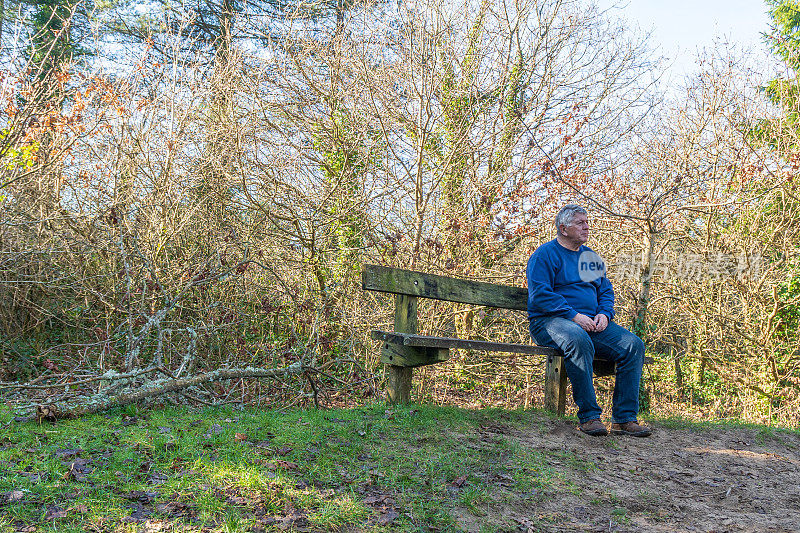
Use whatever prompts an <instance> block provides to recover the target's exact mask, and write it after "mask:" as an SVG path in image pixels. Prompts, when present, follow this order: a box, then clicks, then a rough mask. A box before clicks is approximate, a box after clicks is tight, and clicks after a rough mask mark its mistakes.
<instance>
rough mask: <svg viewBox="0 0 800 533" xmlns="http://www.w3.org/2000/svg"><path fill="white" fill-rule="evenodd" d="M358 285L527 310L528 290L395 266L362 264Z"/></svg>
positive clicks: (413, 294)
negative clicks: (362, 268)
mask: <svg viewBox="0 0 800 533" xmlns="http://www.w3.org/2000/svg"><path fill="white" fill-rule="evenodd" d="M361 286H362V288H363V289H364V290H365V291H379V292H389V293H392V294H405V295H407V296H418V297H420V298H431V299H433V300H446V301H448V302H459V303H465V304H473V305H484V306H487V307H500V308H503V309H515V310H517V311H526V310H527V309H528V289H523V288H521V287H510V286H508V285H496V284H494V283H485V282H482V281H469V280H464V279H456V278H448V277H445V276H437V275H435V274H425V273H423V272H414V271H413V270H402V269H399V268H389V267H382V266H377V265H364V270H363V272H362V273H361Z"/></svg>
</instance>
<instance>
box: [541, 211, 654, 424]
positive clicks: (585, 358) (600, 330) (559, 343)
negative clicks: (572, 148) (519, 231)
mask: <svg viewBox="0 0 800 533" xmlns="http://www.w3.org/2000/svg"><path fill="white" fill-rule="evenodd" d="M555 226H556V238H555V239H553V240H552V241H550V242H548V243H545V244H543V245H541V246H540V247H539V248H537V249H536V251H535V252H534V253H533V255H532V256H531V258H530V259H529V260H528V268H527V275H528V320H529V321H530V330H531V337H532V338H533V340H534V341H535V342H536V343H537V344H539V345H540V346H550V347H553V348H558V349H560V350H561V351H562V352H563V353H564V366H565V367H566V371H567V377H568V378H569V381H570V383H572V398H573V399H574V400H575V403H576V404H577V406H578V420H579V422H580V426H579V427H578V429H579V430H580V431H582V432H584V433H586V434H588V435H593V436H600V435H607V434H608V430H607V429H606V427H605V425H604V424H603V423H602V422H601V421H600V414H601V410H600V407H599V406H598V405H597V398H596V396H595V392H594V383H593V382H592V377H593V374H592V364H593V361H594V356H595V354H597V355H599V356H601V357H602V358H604V359H610V360H612V361H614V363H615V365H616V369H617V375H616V381H615V383H614V398H613V406H612V412H611V417H612V424H611V433H612V434H615V435H633V436H635V437H647V436H649V435H650V433H651V431H650V429H649V428H647V427H645V426H642V425H640V424H639V422H638V421H637V415H638V413H639V380H640V378H641V375H642V364H643V361H644V343H643V342H642V340H641V339H640V338H639V337H637V336H636V335H634V334H633V333H631V332H630V331H628V330H626V329H625V328H623V327H621V326H619V325H617V324H615V323H614V321H613V320H614V289H613V288H612V287H611V282H610V281H608V278H607V277H606V270H605V263H604V262H603V260H602V259H601V258H600V257H599V256H598V255H597V254H596V253H594V252H593V251H592V250H591V248H588V247H587V246H585V245H584V243H585V242H586V241H587V240H588V239H589V221H588V217H587V215H586V210H585V209H583V208H582V207H581V206H579V205H574V204H570V205H566V206H564V207H563V208H562V209H561V211H559V212H558V215H556V220H555Z"/></svg>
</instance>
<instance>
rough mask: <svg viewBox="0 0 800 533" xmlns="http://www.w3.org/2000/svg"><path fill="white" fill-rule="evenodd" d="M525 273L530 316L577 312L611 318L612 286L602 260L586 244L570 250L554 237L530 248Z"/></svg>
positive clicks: (612, 307) (612, 304)
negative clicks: (532, 248) (535, 247)
mask: <svg viewBox="0 0 800 533" xmlns="http://www.w3.org/2000/svg"><path fill="white" fill-rule="evenodd" d="M582 254H583V255H582ZM526 273H527V276H528V319H529V320H530V319H531V318H534V317H539V316H560V317H563V318H566V319H568V320H572V319H573V318H575V315H576V314H578V313H582V314H584V315H586V316H588V317H589V318H594V317H595V316H596V315H598V314H600V313H603V314H604V315H606V316H608V318H609V320H611V319H613V318H614V289H613V288H612V287H611V282H610V281H608V277H607V276H606V271H605V264H604V263H603V262H602V260H601V259H600V257H599V256H598V255H597V254H595V253H594V251H592V249H591V248H589V247H588V246H581V247H580V248H579V249H578V250H577V251H572V250H570V249H568V248H564V247H563V246H561V245H560V244H559V243H558V241H557V240H556V239H553V240H552V241H550V242H547V243H545V244H543V245H541V246H540V247H539V248H537V249H536V251H535V252H533V255H532V256H531V258H530V259H529V260H528V268H527V269H526Z"/></svg>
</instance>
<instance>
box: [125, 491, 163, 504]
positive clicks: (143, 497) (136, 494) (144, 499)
mask: <svg viewBox="0 0 800 533" xmlns="http://www.w3.org/2000/svg"><path fill="white" fill-rule="evenodd" d="M120 497H121V498H125V499H126V500H134V501H138V502H141V503H152V502H153V500H155V499H156V498H157V497H158V493H157V492H145V491H143V490H132V491H131V492H126V493H124V494H120Z"/></svg>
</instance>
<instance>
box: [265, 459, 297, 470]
mask: <svg viewBox="0 0 800 533" xmlns="http://www.w3.org/2000/svg"><path fill="white" fill-rule="evenodd" d="M267 468H283V469H284V470H295V469H297V463H292V462H291V461H283V460H281V459H278V460H277V461H275V462H273V463H269V464H268V465H267Z"/></svg>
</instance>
